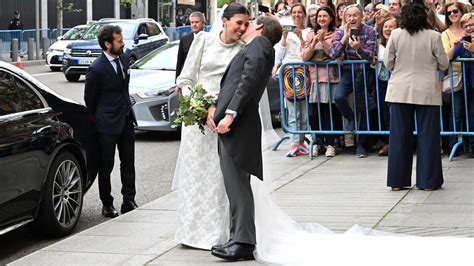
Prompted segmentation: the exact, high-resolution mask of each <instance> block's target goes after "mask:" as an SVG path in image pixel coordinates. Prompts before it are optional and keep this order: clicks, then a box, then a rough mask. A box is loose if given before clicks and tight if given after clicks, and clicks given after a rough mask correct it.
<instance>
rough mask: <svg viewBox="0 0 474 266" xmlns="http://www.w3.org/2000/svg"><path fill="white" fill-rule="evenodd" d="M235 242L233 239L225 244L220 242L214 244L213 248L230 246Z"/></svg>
mask: <svg viewBox="0 0 474 266" xmlns="http://www.w3.org/2000/svg"><path fill="white" fill-rule="evenodd" d="M233 243H234V242H232V240H229V241H228V242H227V243H225V244H218V245H214V246H212V248H211V250H214V249H221V248H225V247H228V246H230V245H232V244H233Z"/></svg>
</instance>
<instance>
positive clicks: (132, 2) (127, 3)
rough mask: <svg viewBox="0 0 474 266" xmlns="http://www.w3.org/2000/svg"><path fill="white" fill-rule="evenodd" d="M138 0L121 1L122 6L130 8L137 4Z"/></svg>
mask: <svg viewBox="0 0 474 266" xmlns="http://www.w3.org/2000/svg"><path fill="white" fill-rule="evenodd" d="M135 2H136V0H120V4H121V5H122V6H124V7H130V6H132V4H135Z"/></svg>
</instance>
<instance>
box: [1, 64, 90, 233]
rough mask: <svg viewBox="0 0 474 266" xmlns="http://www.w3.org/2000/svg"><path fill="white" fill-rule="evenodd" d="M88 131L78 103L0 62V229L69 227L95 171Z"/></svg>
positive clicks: (85, 115)
mask: <svg viewBox="0 0 474 266" xmlns="http://www.w3.org/2000/svg"><path fill="white" fill-rule="evenodd" d="M94 134H95V133H94V127H93V121H92V119H90V118H89V116H88V113H87V110H86V108H85V107H84V106H83V105H80V104H77V103H75V102H73V101H72V100H69V99H66V98H64V97H62V96H59V95H57V94H55V93H54V92H53V91H51V90H50V89H48V88H47V87H46V86H44V85H43V84H41V83H40V82H38V81H37V80H35V79H34V78H33V77H31V76H30V75H29V74H27V73H26V72H24V71H22V70H20V69H18V68H16V67H14V66H11V65H9V64H7V63H4V62H0V235H2V234H5V233H7V232H9V231H11V230H13V229H15V228H18V227H20V226H22V225H25V224H28V223H30V222H33V225H34V228H37V229H39V230H41V231H42V232H44V233H46V234H48V235H53V236H64V235H67V234H69V233H70V232H71V231H72V230H73V229H74V227H75V226H76V224H77V222H78V220H79V217H80V215H81V210H82V204H83V201H82V199H83V196H84V193H85V192H86V191H87V189H88V188H89V187H90V186H91V184H92V183H93V180H94V178H95V176H96V172H97V171H96V169H97V167H96V165H95V164H94V162H95V161H97V158H94V156H93V155H94V154H97V153H96V152H95V151H94V150H93V149H94V147H96V146H95V144H94V143H92V142H91V141H89V140H92V139H95V138H94ZM88 155H90V156H88Z"/></svg>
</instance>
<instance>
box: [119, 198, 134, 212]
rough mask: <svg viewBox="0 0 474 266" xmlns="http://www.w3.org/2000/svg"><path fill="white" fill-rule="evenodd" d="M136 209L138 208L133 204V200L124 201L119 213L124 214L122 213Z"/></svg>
mask: <svg viewBox="0 0 474 266" xmlns="http://www.w3.org/2000/svg"><path fill="white" fill-rule="evenodd" d="M136 208H138V205H137V204H136V203H135V201H134V200H130V201H124V202H123V203H122V207H121V208H120V213H122V214H124V213H127V212H129V211H133V210H135V209H136Z"/></svg>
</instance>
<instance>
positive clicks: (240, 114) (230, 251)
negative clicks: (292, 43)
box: [208, 16, 282, 261]
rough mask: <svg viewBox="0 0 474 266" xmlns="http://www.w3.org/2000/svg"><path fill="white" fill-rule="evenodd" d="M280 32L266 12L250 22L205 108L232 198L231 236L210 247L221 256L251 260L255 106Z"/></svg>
mask: <svg viewBox="0 0 474 266" xmlns="http://www.w3.org/2000/svg"><path fill="white" fill-rule="evenodd" d="M281 33H282V29H281V25H280V23H279V22H278V21H277V20H275V19H273V18H271V17H270V16H260V17H258V19H257V20H256V21H255V22H253V23H251V24H250V25H249V27H248V29H247V31H246V32H245V33H244V34H243V35H242V40H243V41H244V42H246V43H247V45H246V46H245V48H244V49H243V50H242V51H240V52H239V53H237V55H236V56H235V57H234V58H233V59H232V61H231V62H230V63H229V66H228V67H227V70H226V72H225V73H224V76H223V78H222V81H221V90H220V93H219V97H218V102H217V105H216V107H215V112H214V108H212V107H211V108H210V110H209V116H208V118H209V119H208V125H209V127H210V128H211V129H214V130H215V131H217V132H218V133H219V142H218V148H219V158H220V164H221V169H222V173H223V175H224V185H225V188H226V192H227V196H228V198H229V202H230V214H231V215H230V216H231V228H230V240H229V242H227V243H226V244H224V245H218V246H214V247H213V249H212V251H211V253H212V255H214V256H216V257H219V258H222V259H226V260H232V261H233V260H248V259H253V251H254V249H255V244H256V236H255V224H254V216H255V215H254V202H253V195H252V188H251V187H250V175H254V176H256V177H257V178H259V179H261V180H263V166H262V144H261V141H262V136H261V134H262V133H261V131H262V125H261V122H260V116H259V113H258V108H259V101H260V98H261V97H262V94H263V92H264V91H265V87H266V85H267V83H268V80H269V79H270V76H271V72H272V67H273V64H274V58H275V52H274V50H273V46H274V45H275V44H276V43H278V41H280V39H281ZM216 125H217V126H216Z"/></svg>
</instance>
